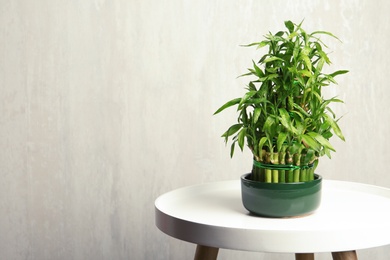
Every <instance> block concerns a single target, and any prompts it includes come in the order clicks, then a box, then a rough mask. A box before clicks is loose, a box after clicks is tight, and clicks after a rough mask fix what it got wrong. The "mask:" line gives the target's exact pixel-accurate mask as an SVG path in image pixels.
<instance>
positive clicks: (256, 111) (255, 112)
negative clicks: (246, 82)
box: [253, 107, 261, 124]
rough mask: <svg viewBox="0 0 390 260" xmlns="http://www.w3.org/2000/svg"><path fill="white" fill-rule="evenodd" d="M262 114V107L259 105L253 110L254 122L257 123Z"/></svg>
mask: <svg viewBox="0 0 390 260" xmlns="http://www.w3.org/2000/svg"><path fill="white" fill-rule="evenodd" d="M260 115H261V108H259V107H257V108H255V109H254V110H253V123H254V124H256V123H257V121H258V120H259V117H260Z"/></svg>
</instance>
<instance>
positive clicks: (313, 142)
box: [302, 135, 321, 152]
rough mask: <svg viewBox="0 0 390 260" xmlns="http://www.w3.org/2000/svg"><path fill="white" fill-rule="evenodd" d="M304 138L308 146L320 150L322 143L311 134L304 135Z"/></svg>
mask: <svg viewBox="0 0 390 260" xmlns="http://www.w3.org/2000/svg"><path fill="white" fill-rule="evenodd" d="M302 140H303V142H304V143H305V144H306V145H307V146H309V147H310V148H312V149H313V150H315V151H316V152H319V151H320V150H321V145H320V144H319V143H318V142H317V141H316V140H314V138H313V137H311V136H310V135H302Z"/></svg>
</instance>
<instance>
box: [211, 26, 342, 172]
mask: <svg viewBox="0 0 390 260" xmlns="http://www.w3.org/2000/svg"><path fill="white" fill-rule="evenodd" d="M301 25H302V23H301V24H298V25H297V24H294V23H292V22H291V21H286V22H285V27H286V28H287V31H280V32H278V33H276V34H271V33H269V34H268V35H266V36H265V40H263V41H261V42H256V43H251V44H249V45H246V46H248V47H251V46H254V47H257V48H265V47H268V52H267V53H266V54H265V55H263V56H262V57H261V58H260V60H259V61H258V62H255V61H252V67H251V68H249V69H248V71H249V72H248V73H245V74H243V75H241V76H251V77H253V78H254V79H253V80H251V81H250V82H249V84H248V86H247V92H246V93H245V94H244V96H243V97H241V98H236V99H233V100H231V101H229V102H227V103H225V104H224V105H223V106H221V107H220V108H219V109H218V110H217V111H216V112H215V113H214V114H218V113H220V112H221V111H223V110H225V109H226V108H229V107H232V106H237V111H238V114H239V116H238V122H237V123H236V124H234V125H232V126H231V127H230V128H229V129H228V130H227V131H226V132H225V133H224V134H223V135H222V137H224V138H225V141H226V142H228V141H229V139H231V140H232V145H231V156H233V154H234V148H235V144H238V146H239V148H240V149H241V150H243V149H244V147H245V145H247V146H248V147H249V149H250V150H251V151H252V153H253V155H254V158H255V159H256V160H257V161H260V162H267V160H268V161H270V159H269V158H274V157H273V156H272V155H273V154H275V153H279V154H282V155H283V158H281V159H279V161H282V162H285V163H286V164H288V163H292V162H294V164H295V165H300V164H301V163H306V164H307V163H316V160H317V159H318V157H320V156H323V155H327V156H329V157H330V152H331V151H335V149H334V148H333V146H332V145H331V143H330V142H329V139H330V138H331V137H332V136H333V135H336V136H338V137H339V138H340V139H342V140H344V136H343V134H342V132H341V130H340V128H339V126H338V119H337V118H336V115H335V114H334V112H333V111H332V109H331V108H330V107H329V105H330V104H332V103H334V102H342V100H340V99H337V98H331V99H324V97H323V96H322V89H323V88H326V87H328V86H329V85H331V84H335V83H336V81H335V79H334V78H335V77H336V76H338V75H341V74H345V73H347V72H348V71H346V70H338V71H335V72H333V73H330V74H326V73H323V71H322V70H323V67H324V65H329V64H331V61H330V59H329V57H328V55H327V53H326V52H325V51H324V49H326V48H327V46H326V45H325V44H324V43H323V42H322V39H321V38H320V36H326V37H331V38H334V39H338V38H337V37H336V36H334V35H333V34H331V33H329V32H325V31H315V32H313V33H306V32H305V31H304V30H303V29H302V27H301ZM296 154H299V156H298V157H297V156H295V157H294V155H296ZM297 158H299V160H297Z"/></svg>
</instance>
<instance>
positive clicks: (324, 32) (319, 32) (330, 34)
mask: <svg viewBox="0 0 390 260" xmlns="http://www.w3.org/2000/svg"><path fill="white" fill-rule="evenodd" d="M315 34H326V35H329V36H331V37H333V38H335V39H337V40H339V41H340V39H339V38H337V37H336V36H335V35H333V34H332V33H330V32H326V31H315V32H312V33H311V34H310V36H313V35H315Z"/></svg>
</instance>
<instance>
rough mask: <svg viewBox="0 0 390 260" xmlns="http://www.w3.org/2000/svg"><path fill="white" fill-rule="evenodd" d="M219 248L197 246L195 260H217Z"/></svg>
mask: <svg viewBox="0 0 390 260" xmlns="http://www.w3.org/2000/svg"><path fill="white" fill-rule="evenodd" d="M218 250H219V248H215V247H210V246H202V245H197V247H196V252H195V258H194V260H216V259H217V256H218Z"/></svg>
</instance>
